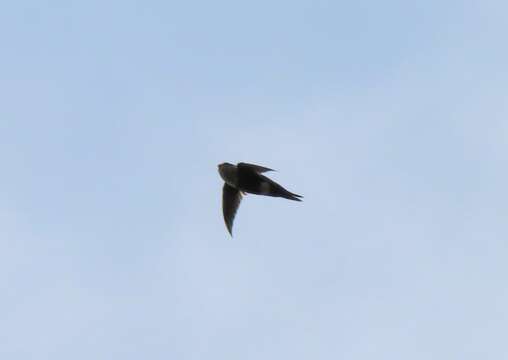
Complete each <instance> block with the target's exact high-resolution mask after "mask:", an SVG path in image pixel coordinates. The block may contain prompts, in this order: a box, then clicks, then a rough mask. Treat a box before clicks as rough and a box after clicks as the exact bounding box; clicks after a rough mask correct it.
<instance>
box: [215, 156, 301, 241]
mask: <svg viewBox="0 0 508 360" xmlns="http://www.w3.org/2000/svg"><path fill="white" fill-rule="evenodd" d="M267 171H273V170H272V169H269V168H266V167H263V166H259V165H254V164H247V163H238V164H237V165H233V164H229V163H222V164H220V165H219V174H220V176H221V177H222V179H223V180H224V187H223V190H222V211H223V214H224V221H225V222H226V226H227V228H228V231H229V233H230V234H232V228H233V220H234V218H235V215H236V211H237V210H238V207H239V206H240V202H241V200H242V193H249V194H256V195H265V196H274V197H283V198H285V199H289V200H294V201H301V199H300V198H301V197H302V196H301V195H297V194H294V193H292V192H289V191H287V190H286V189H284V188H283V187H282V186H280V185H279V184H277V183H276V182H275V181H273V180H271V179H269V178H267V177H266V176H264V175H262V173H264V172H267Z"/></svg>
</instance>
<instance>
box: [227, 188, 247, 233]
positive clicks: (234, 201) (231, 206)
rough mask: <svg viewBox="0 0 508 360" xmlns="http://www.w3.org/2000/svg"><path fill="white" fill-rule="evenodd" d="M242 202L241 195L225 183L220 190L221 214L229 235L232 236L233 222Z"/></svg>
mask: <svg viewBox="0 0 508 360" xmlns="http://www.w3.org/2000/svg"><path fill="white" fill-rule="evenodd" d="M241 201H242V193H241V192H240V191H238V190H237V189H235V188H234V187H232V186H229V185H228V184H227V183H224V187H223V188H222V214H223V215H224V222H225V223H226V227H227V228H228V231H229V233H230V234H231V236H233V220H235V215H236V211H237V210H238V207H239V206H240V202H241Z"/></svg>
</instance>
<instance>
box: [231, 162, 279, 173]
mask: <svg viewBox="0 0 508 360" xmlns="http://www.w3.org/2000/svg"><path fill="white" fill-rule="evenodd" d="M237 166H238V168H239V169H240V170H250V171H254V172H255V173H257V174H262V173H264V172H267V171H275V170H273V169H270V168H267V167H264V166H260V165H255V164H248V163H244V162H241V163H238V164H237Z"/></svg>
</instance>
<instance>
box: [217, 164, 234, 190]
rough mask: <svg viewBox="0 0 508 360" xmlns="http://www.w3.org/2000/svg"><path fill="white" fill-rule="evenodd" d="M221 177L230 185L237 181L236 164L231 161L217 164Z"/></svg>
mask: <svg viewBox="0 0 508 360" xmlns="http://www.w3.org/2000/svg"><path fill="white" fill-rule="evenodd" d="M217 167H218V168H219V174H220V177H221V178H222V179H223V180H224V181H225V182H227V183H228V184H230V185H233V183H235V182H236V166H235V165H233V164H230V163H227V162H225V163H222V164H219V165H217Z"/></svg>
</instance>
